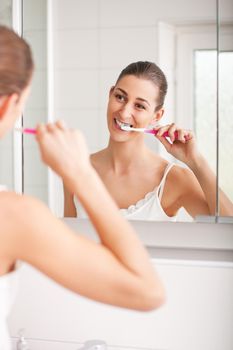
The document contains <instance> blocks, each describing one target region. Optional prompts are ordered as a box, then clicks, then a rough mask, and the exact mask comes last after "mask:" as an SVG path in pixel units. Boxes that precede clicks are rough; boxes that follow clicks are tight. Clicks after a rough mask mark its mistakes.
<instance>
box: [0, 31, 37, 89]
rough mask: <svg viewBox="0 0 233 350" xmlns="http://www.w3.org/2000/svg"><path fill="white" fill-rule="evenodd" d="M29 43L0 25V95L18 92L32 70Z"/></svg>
mask: <svg viewBox="0 0 233 350" xmlns="http://www.w3.org/2000/svg"><path fill="white" fill-rule="evenodd" d="M33 67H34V64H33V58H32V53H31V49H30V47H29V45H28V44H27V43H26V41H25V40H24V39H23V38H21V37H19V36H18V35H17V34H16V33H15V32H14V31H13V30H11V29H9V28H7V27H5V26H1V25H0V96H2V95H11V94H13V93H18V94H20V93H21V92H22V90H23V89H24V88H25V87H26V86H27V85H28V83H29V81H30V78H31V76H32V72H33Z"/></svg>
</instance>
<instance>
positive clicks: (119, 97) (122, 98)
mask: <svg viewBox="0 0 233 350" xmlns="http://www.w3.org/2000/svg"><path fill="white" fill-rule="evenodd" d="M115 97H116V99H117V100H118V101H120V102H122V101H125V96H123V95H120V94H116V95H115Z"/></svg>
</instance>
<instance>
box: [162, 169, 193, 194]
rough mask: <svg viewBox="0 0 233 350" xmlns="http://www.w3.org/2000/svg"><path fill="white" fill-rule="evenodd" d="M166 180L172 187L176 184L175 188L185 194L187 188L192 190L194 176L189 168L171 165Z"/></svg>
mask: <svg viewBox="0 0 233 350" xmlns="http://www.w3.org/2000/svg"><path fill="white" fill-rule="evenodd" d="M167 179H168V182H170V184H171V185H172V186H174V184H176V187H177V188H180V189H182V191H185V192H186V191H187V189H188V188H192V186H193V185H194V184H195V180H196V178H195V175H194V174H193V172H192V171H191V170H190V169H189V168H187V167H185V166H182V165H179V164H173V165H172V166H171V168H170V171H169V173H168V175H167Z"/></svg>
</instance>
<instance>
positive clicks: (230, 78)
mask: <svg viewBox="0 0 233 350" xmlns="http://www.w3.org/2000/svg"><path fill="white" fill-rule="evenodd" d="M218 28H219V32H218V36H219V76H218V78H219V85H218V86H219V91H218V95H219V106H218V112H219V125H218V127H219V140H218V141H219V176H218V178H219V185H220V187H221V188H222V189H223V190H224V191H225V192H226V193H227V194H228V195H229V197H230V198H231V200H233V181H232V179H233V152H232V151H231V150H232V147H233V136H232V131H233V120H232V118H231V116H232V112H233V103H232V101H233V91H232V83H233V2H232V1H230V2H229V1H227V0H219V27H218Z"/></svg>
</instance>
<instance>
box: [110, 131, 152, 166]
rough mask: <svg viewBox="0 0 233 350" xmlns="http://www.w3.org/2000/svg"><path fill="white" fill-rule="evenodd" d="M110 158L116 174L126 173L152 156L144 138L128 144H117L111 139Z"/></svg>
mask: <svg viewBox="0 0 233 350" xmlns="http://www.w3.org/2000/svg"><path fill="white" fill-rule="evenodd" d="M106 150H107V154H108V158H109V161H110V164H111V167H112V170H113V171H114V172H115V173H126V172H128V171H130V170H131V169H132V168H134V167H136V166H139V165H140V164H141V163H142V160H143V162H144V160H145V159H148V158H147V157H148V156H149V155H150V154H151V151H150V150H149V149H148V148H147V147H146V145H145V143H144V136H143V135H142V137H137V138H135V139H134V140H131V141H127V142H116V141H114V140H112V139H111V138H110V139H109V143H108V147H107V149H106Z"/></svg>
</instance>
